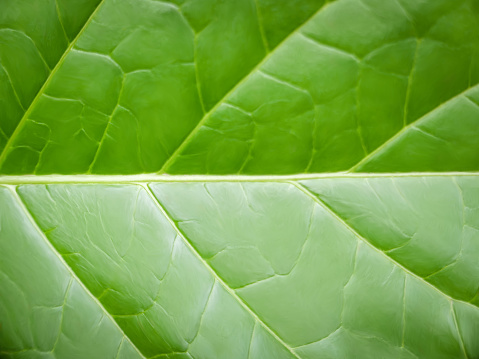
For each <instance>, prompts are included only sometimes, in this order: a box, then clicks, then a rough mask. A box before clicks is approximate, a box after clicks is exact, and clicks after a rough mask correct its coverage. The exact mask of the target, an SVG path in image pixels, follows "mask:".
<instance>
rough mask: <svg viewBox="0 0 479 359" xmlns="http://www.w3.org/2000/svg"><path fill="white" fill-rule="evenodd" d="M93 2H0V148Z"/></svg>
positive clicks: (76, 31) (10, 134) (12, 131)
mask: <svg viewBox="0 0 479 359" xmlns="http://www.w3.org/2000/svg"><path fill="white" fill-rule="evenodd" d="M99 2H100V0H75V1H68V0H47V1H45V0H2V2H1V3H0V151H1V150H3V148H4V147H5V145H6V144H7V143H8V142H7V141H8V140H9V139H10V137H11V136H12V135H13V134H14V131H15V128H16V127H17V125H18V123H19V122H20V120H21V118H22V117H23V116H24V114H25V111H26V110H27V109H28V108H29V106H30V104H31V103H32V101H33V99H34V98H35V95H36V94H37V92H38V91H39V90H40V89H41V87H42V85H43V84H44V83H45V81H46V80H47V78H48V77H49V76H51V74H52V70H53V69H54V68H55V66H56V64H57V62H58V61H59V60H60V58H61V57H62V55H63V54H64V52H65V51H67V48H68V46H69V44H70V43H71V42H72V41H73V39H74V38H75V37H76V36H77V34H78V33H79V32H80V29H81V28H82V26H83V25H84V24H85V22H86V21H87V19H88V17H89V16H90V14H91V13H92V12H93V10H94V9H95V7H96V6H97V4H98V3H99Z"/></svg>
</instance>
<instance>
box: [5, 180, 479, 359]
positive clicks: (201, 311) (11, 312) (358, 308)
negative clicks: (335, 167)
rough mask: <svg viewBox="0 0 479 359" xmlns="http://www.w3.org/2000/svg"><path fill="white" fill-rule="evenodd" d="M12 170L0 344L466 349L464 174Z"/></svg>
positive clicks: (474, 350)
mask: <svg viewBox="0 0 479 359" xmlns="http://www.w3.org/2000/svg"><path fill="white" fill-rule="evenodd" d="M96 178H97V179H98V180H99V181H107V182H106V183H93V182H94V181H95V179H96ZM20 179H21V178H20ZM15 181H18V178H17V179H15V178H12V179H11V180H10V183H11V184H8V185H6V187H0V196H1V201H0V206H1V212H0V213H2V216H1V218H2V221H1V223H2V228H1V232H0V234H1V238H2V240H1V241H0V258H1V260H0V273H1V276H0V278H1V279H0V286H1V288H2V290H3V291H4V292H6V293H8V295H6V296H2V297H0V304H1V305H0V317H1V318H2V328H3V330H2V332H0V343H2V344H1V347H2V355H4V356H5V357H11V358H17V357H19V358H22V357H23V358H33V357H42V358H47V357H53V356H55V357H59V358H62V357H65V358H68V357H72V356H77V357H82V358H86V357H88V358H96V357H98V358H113V357H124V358H136V357H145V358H153V357H154V358H162V357H169V358H226V357H227V358H291V357H293V358H294V357H296V358H350V357H355V358H371V357H379V358H435V359H436V358H475V357H477V356H478V355H479V345H478V343H479V342H478V341H477V337H478V335H479V308H478V306H479V295H478V293H479V266H478V261H477V258H478V257H479V176H477V175H457V176H452V175H449V174H444V175H426V176H417V175H416V176H391V175H385V176H377V175H376V176H374V175H369V176H366V175H362V176H351V175H336V176H334V175H333V176H331V175H328V176H324V177H317V178H313V177H309V178H308V177H305V178H301V177H281V176H279V177H256V178H255V177H250V178H248V177H243V178H241V177H237V178H233V177H229V178H228V177H227V178H221V177H217V178H208V177H199V178H186V179H181V178H179V177H173V178H170V179H167V178H161V177H156V178H154V177H153V176H152V177H151V178H141V177H137V178H131V179H122V178H121V177H117V180H116V182H117V183H112V182H113V180H112V178H104V179H102V178H101V177H75V176H73V177H70V178H62V177H59V178H58V177H56V178H55V177H50V178H42V177H37V178H35V177H33V178H32V177H30V178H27V177H25V178H23V182H31V184H24V185H16V184H14V182H15ZM149 181H153V182H149ZM3 182H8V181H7V179H4V181H3ZM41 182H50V184H41ZM54 182H59V183H54ZM82 182H85V183H82Z"/></svg>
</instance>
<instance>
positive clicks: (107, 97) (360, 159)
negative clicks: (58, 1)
mask: <svg viewBox="0 0 479 359" xmlns="http://www.w3.org/2000/svg"><path fill="white" fill-rule="evenodd" d="M478 23H479V7H478V5H477V2H476V1H475V0H457V1H450V0H434V1H433V0H427V1H420V2H418V1H416V0H337V1H332V2H328V3H326V4H325V2H324V1H322V0H321V1H320V0H308V1H304V0H302V1H272V0H241V1H217V0H207V1H203V0H202V1H200V0H188V1H180V0H176V1H174V2H162V1H152V0H135V1H133V0H128V1H125V0H121V1H120V0H103V2H102V4H101V5H100V6H99V7H98V9H97V11H96V12H95V13H94V14H93V15H92V17H91V21H90V22H89V23H87V25H86V26H85V28H84V29H83V30H82V32H81V35H80V36H79V37H78V39H77V40H76V41H74V42H73V43H72V44H71V47H70V48H69V51H68V53H67V54H66V56H64V57H63V58H62V60H61V61H60V63H59V65H58V68H57V69H58V71H55V73H53V74H52V75H51V76H50V77H49V78H48V80H47V83H46V85H45V86H44V88H42V90H41V91H40V93H39V94H38V96H37V98H36V99H35V101H34V102H33V103H32V105H31V106H30V108H29V109H28V110H27V113H26V114H25V116H24V117H23V119H22V121H21V123H20V125H19V126H18V128H17V130H16V131H15V134H14V136H12V138H11V140H10V141H9V142H8V144H7V145H6V147H5V150H4V151H3V153H2V154H1V156H0V166H1V167H0V168H1V171H2V172H3V173H8V174H33V173H35V174H51V173H61V174H79V173H99V174H132V173H155V172H161V173H170V174H193V173H194V174H292V173H317V172H334V171H346V170H350V171H360V172H368V171H374V172H408V171H474V170H478V169H479V160H478V158H479V142H478V141H477V140H476V139H477V137H478V136H479V132H478V131H479V123H478V120H477V119H478V118H479V106H478V104H479V95H478V91H479V90H478V87H477V84H478V82H479V60H478V54H479V30H478V27H477V24H478Z"/></svg>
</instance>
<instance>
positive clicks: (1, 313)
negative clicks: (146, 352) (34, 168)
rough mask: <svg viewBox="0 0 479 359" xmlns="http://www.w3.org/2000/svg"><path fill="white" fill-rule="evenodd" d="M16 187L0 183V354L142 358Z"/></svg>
mask: <svg viewBox="0 0 479 359" xmlns="http://www.w3.org/2000/svg"><path fill="white" fill-rule="evenodd" d="M14 191H15V190H14V189H13V188H12V189H8V188H6V187H0V207H1V211H0V213H1V215H0V288H1V292H2V295H1V296H0V321H1V324H2V328H1V331H0V356H1V357H2V358H25V359H27V358H42V359H47V358H51V359H53V358H74V357H75V358H123V359H130V358H131V359H133V358H143V356H142V355H140V354H139V353H138V351H137V350H136V348H135V347H134V346H133V345H132V344H131V342H130V340H129V339H128V338H127V337H125V335H124V333H123V331H122V330H121V329H120V328H119V327H118V325H117V324H116V323H115V321H114V320H113V318H112V317H111V316H110V315H109V314H108V312H106V311H105V309H104V307H103V306H102V305H101V304H100V303H99V302H98V301H97V299H95V298H94V297H93V296H92V295H91V293H90V291H89V290H88V289H87V288H85V286H84V284H83V283H82V282H81V281H80V280H79V279H78V277H77V276H76V274H75V273H74V272H72V270H71V269H70V267H69V266H68V265H67V264H66V263H65V261H64V260H63V258H61V257H59V255H58V253H57V251H56V250H54V249H53V248H52V247H51V245H50V243H49V242H48V240H47V239H46V237H45V235H44V233H42V232H40V231H39V230H38V227H37V226H36V224H35V223H34V222H33V221H32V218H31V216H30V214H29V213H28V212H26V209H25V208H24V206H23V205H22V204H21V203H20V201H19V198H18V196H17V195H16V194H15V193H14Z"/></svg>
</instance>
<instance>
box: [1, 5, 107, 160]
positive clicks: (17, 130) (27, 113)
mask: <svg viewBox="0 0 479 359" xmlns="http://www.w3.org/2000/svg"><path fill="white" fill-rule="evenodd" d="M104 2H105V0H101V1H100V3H99V4H98V5H97V7H96V8H95V10H94V11H93V12H92V14H91V15H90V17H89V18H88V20H87V21H86V22H85V25H83V27H82V29H81V30H80V31H79V32H78V34H77V36H76V37H75V38H74V39H73V41H72V42H71V43H70V45H69V46H68V47H67V48H66V50H65V52H64V53H63V55H62V57H60V60H58V62H57V64H56V65H55V67H54V68H53V70H52V71H51V72H50V75H48V77H47V79H46V81H45V82H44V83H43V85H42V87H41V88H40V90H38V92H37V94H36V96H35V98H34V99H33V101H32V102H31V104H30V106H28V108H27V110H26V111H25V113H24V114H23V117H22V118H21V119H20V122H18V125H17V127H16V128H15V130H14V131H13V133H12V135H11V136H10V138H9V139H8V141H7V143H6V144H5V147H4V148H3V151H2V153H1V154H0V167H1V166H2V164H3V163H4V162H5V159H6V157H7V154H8V152H9V150H10V148H11V147H12V144H13V142H14V140H15V138H16V137H17V136H18V134H19V133H20V132H21V130H22V128H23V126H24V125H25V123H26V122H27V119H28V117H29V116H30V114H31V113H32V111H33V109H34V108H35V105H36V103H37V101H38V99H39V98H40V97H41V96H42V94H43V92H44V91H45V89H46V88H47V87H48V85H49V84H50V82H51V80H52V79H53V77H54V76H55V74H56V72H57V71H58V69H59V68H60V67H61V65H62V64H63V62H64V60H65V58H66V56H67V55H68V54H69V53H70V51H71V49H72V48H73V46H74V45H75V44H76V42H77V40H78V38H79V37H80V36H81V35H82V34H83V32H84V31H85V29H86V28H87V27H88V25H89V24H90V23H91V21H92V19H93V18H94V17H95V15H96V14H97V13H98V10H99V9H100V7H101V6H102V4H103V3H104Z"/></svg>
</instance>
